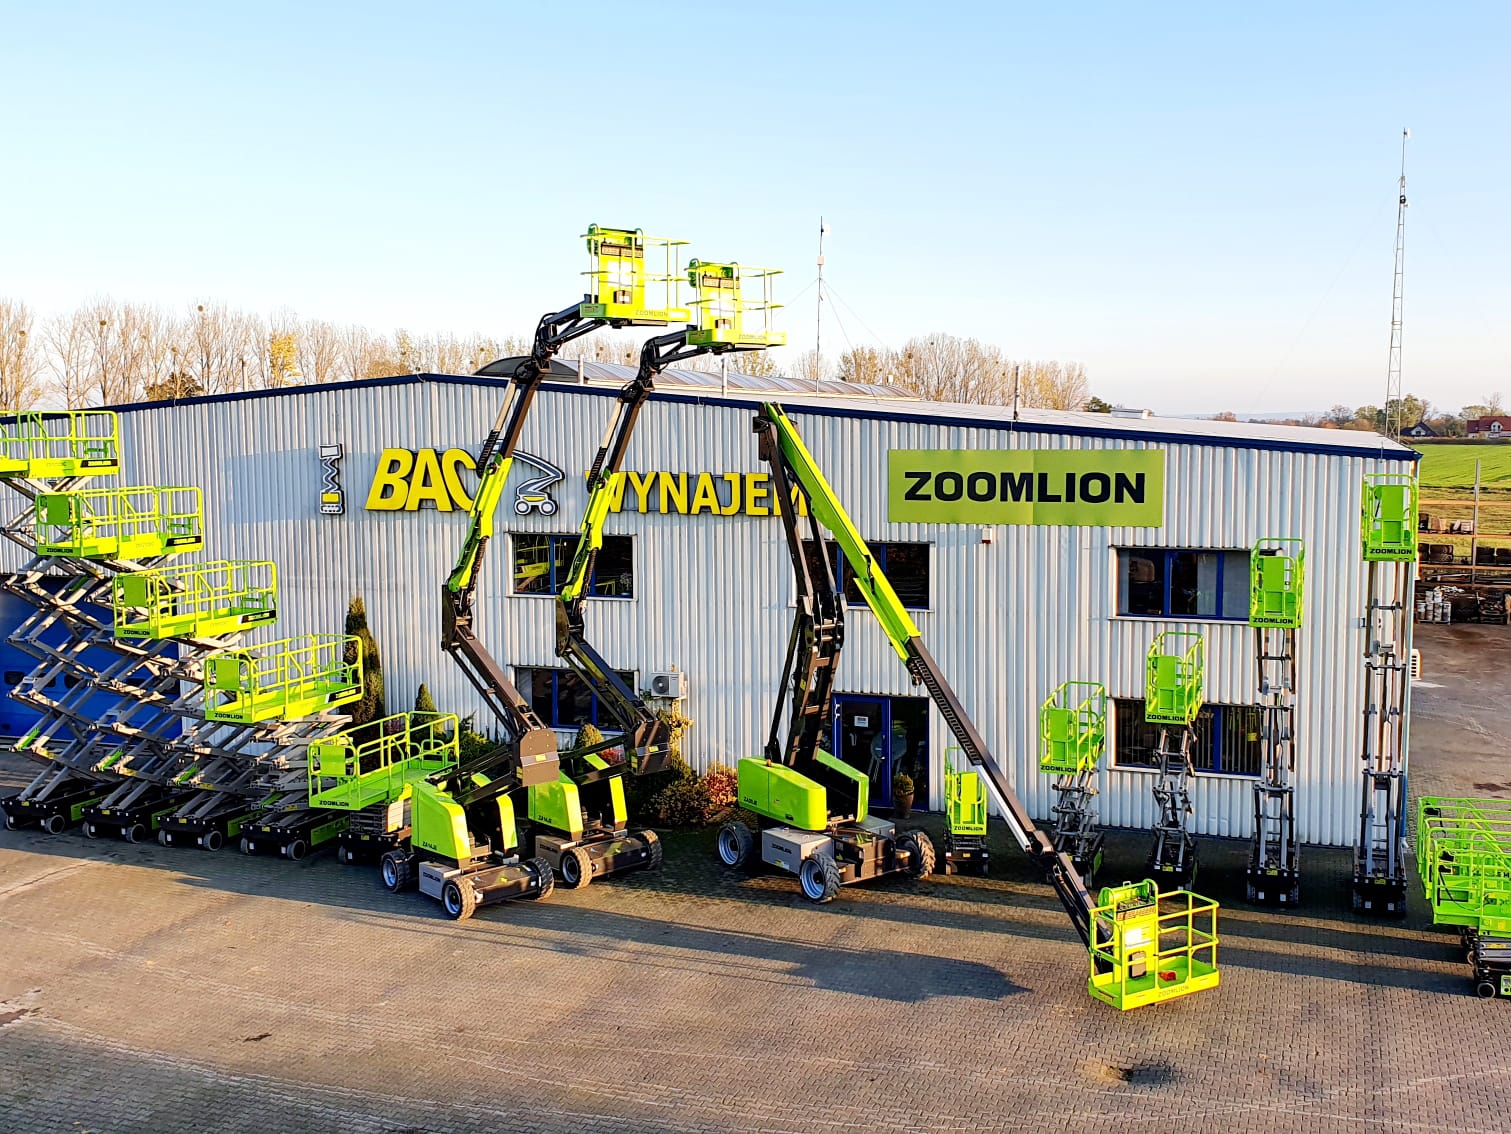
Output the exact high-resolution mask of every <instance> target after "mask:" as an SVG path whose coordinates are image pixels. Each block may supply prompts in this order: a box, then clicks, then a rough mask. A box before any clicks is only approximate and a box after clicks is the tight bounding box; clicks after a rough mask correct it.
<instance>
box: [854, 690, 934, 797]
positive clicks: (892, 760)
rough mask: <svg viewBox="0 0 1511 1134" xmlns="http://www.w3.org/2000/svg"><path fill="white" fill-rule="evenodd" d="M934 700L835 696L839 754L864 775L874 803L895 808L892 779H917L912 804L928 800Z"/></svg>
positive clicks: (924, 698)
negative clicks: (893, 805)
mask: <svg viewBox="0 0 1511 1134" xmlns="http://www.w3.org/2000/svg"><path fill="white" fill-rule="evenodd" d="M928 733H929V702H928V698H926V697H875V696H868V695H866V694H859V693H838V694H836V695H835V697H834V754H835V755H836V756H838V757H839V758H840V759H841V760H843V761H844V762H845V763H846V764H849V765H850V766H851V767H852V768H858V769H859V770H860V771H862V772H865V773H866V775H867V776H868V777H869V778H870V780H871V803H872V804H873V805H874V806H877V807H891V806H892V777H893V776H896V775H898V774H899V773H906V774H907V775H908V776H910V777H912V780H913V805H914V806H915V807H918V808H923V807H927V806H928V802H929V743H928V740H929V737H928Z"/></svg>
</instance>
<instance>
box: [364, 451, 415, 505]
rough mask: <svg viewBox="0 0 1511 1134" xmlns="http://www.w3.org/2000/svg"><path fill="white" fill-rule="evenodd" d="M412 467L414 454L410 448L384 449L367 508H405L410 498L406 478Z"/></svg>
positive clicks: (380, 455)
mask: <svg viewBox="0 0 1511 1134" xmlns="http://www.w3.org/2000/svg"><path fill="white" fill-rule="evenodd" d="M412 468H414V454H413V453H411V452H410V451H409V450H408V449H384V450H383V452H382V453H380V454H379V455H378V471H377V472H376V473H375V474H374V475H373V482H372V486H371V487H370V488H368V490H367V510H368V511H369V512H398V511H400V510H401V509H403V507H404V503H405V501H406V500H408V499H409V484H408V481H407V480H406V479H405V478H406V477H408V476H409V470H410V469H412Z"/></svg>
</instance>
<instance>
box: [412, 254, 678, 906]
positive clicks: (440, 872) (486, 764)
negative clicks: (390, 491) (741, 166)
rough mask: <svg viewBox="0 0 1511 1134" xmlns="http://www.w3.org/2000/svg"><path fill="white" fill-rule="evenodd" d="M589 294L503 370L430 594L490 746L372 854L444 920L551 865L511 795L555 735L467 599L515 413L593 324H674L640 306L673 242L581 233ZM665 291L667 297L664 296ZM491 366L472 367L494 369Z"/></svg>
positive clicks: (542, 776)
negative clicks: (464, 503) (431, 902)
mask: <svg viewBox="0 0 1511 1134" xmlns="http://www.w3.org/2000/svg"><path fill="white" fill-rule="evenodd" d="M587 243H588V253H589V257H590V264H589V270H588V273H587V274H588V277H589V280H590V285H591V290H590V292H589V294H587V295H586V296H585V297H584V299H583V301H582V302H581V303H576V304H573V305H572V306H570V307H567V308H564V309H563V310H561V311H558V312H556V313H554V314H550V315H546V316H545V317H543V318H542V319H541V321H540V323H539V325H538V326H537V327H536V331H535V340H534V343H533V345H532V347H531V351H530V354H529V355H528V356H527V357H526V358H524V359H523V360H522V361H520V362H519V363H518V364H516V365H514V366H513V367H512V368H509V369H508V371H507V373H508V375H509V377H510V385H509V393H508V396H507V397H506V398H505V400H504V404H503V406H502V407H501V408H500V409H499V412H498V416H497V417H496V418H495V419H494V422H493V428H492V429H491V430H490V431H489V433H488V436H487V438H486V439H485V440H484V442H483V447H482V450H481V452H480V453H479V454H478V459H477V470H478V488H477V494H476V496H475V497H474V498H473V502H472V509H471V512H470V514H469V517H468V527H467V536H466V539H465V540H464V541H463V544H462V550H461V553H460V555H458V557H457V561H456V565H455V567H453V568H452V571H451V574H450V575H449V576H448V577H447V580H446V584H445V586H444V588H443V589H442V593H441V619H442V628H441V629H442V641H441V644H442V646H443V648H444V649H445V650H446V652H447V653H449V654H450V655H451V656H452V658H453V659H455V661H456V663H457V664H458V665H459V666H460V667H461V669H462V672H463V673H464V674H465V675H466V677H467V680H468V681H469V682H471V684H472V685H473V687H474V688H475V689H477V691H478V693H479V694H481V695H482V697H483V699H484V701H485V702H486V703H487V705H488V707H489V708H490V709H491V710H492V711H493V713H494V715H495V716H496V717H497V718H498V720H499V722H500V724H501V725H502V726H503V732H504V742H503V743H502V744H501V745H500V746H498V747H497V748H494V749H491V750H490V751H487V752H485V753H483V754H482V755H479V756H475V757H473V758H471V759H469V760H463V761H460V762H458V763H456V764H455V765H454V766H452V767H450V768H448V769H446V770H445V771H443V772H440V773H438V774H435V775H432V776H430V777H428V778H427V779H424V780H421V781H418V782H416V783H415V784H414V785H413V792H412V801H411V806H412V814H411V823H412V828H413V830H412V832H411V836H410V841H409V845H408V846H407V847H402V846H401V847H399V848H396V849H395V850H393V851H391V852H389V853H388V854H386V855H384V857H383V862H382V865H383V880H384V882H385V884H386V885H388V887H389V888H390V889H393V890H399V889H403V888H405V887H407V886H408V885H409V884H410V882H411V881H413V880H416V863H417V860H418V859H419V857H420V855H421V854H422V853H424V852H429V854H430V855H431V856H434V857H433V859H427V860H426V861H423V862H418V879H417V880H418V882H419V886H420V889H421V890H422V891H423V892H424V893H426V894H429V895H430V896H431V897H435V898H439V899H440V900H441V902H442V904H443V905H444V906H445V908H446V912H447V913H449V914H450V915H451V916H452V917H454V918H458V919H461V918H466V917H469V916H471V914H472V912H473V910H474V909H475V908H476V907H477V906H478V905H481V904H486V903H488V902H492V901H498V900H503V899H505V898H513V897H528V898H536V897H543V896H545V895H546V894H549V893H550V892H551V889H552V887H553V886H554V877H553V873H552V870H553V865H554V864H553V862H552V861H551V860H550V859H549V858H547V857H543V856H540V855H537V856H536V857H533V858H531V859H529V860H528V861H526V862H521V861H520V856H519V853H518V850H519V848H520V846H521V839H520V831H519V828H518V826H517V824H516V818H515V813H514V801H513V798H512V797H513V795H514V794H515V793H516V792H517V791H518V789H521V788H526V789H532V790H535V789H538V788H542V787H544V788H546V789H548V790H553V789H555V788H556V785H557V784H558V783H559V782H560V759H559V755H558V752H557V743H556V734H555V733H554V732H552V731H551V729H550V728H548V727H547V726H546V725H545V723H544V722H542V721H541V719H540V718H539V716H537V715H536V713H535V711H534V710H533V709H532V708H531V706H530V702H529V701H528V700H526V699H525V697H524V696H523V695H522V694H521V693H520V691H519V690H518V688H516V687H515V685H514V683H513V682H512V681H511V680H510V679H509V675H508V673H507V672H506V671H505V669H504V667H503V666H502V665H500V664H499V663H498V662H497V660H495V659H494V657H493V655H492V654H491V653H489V651H488V649H487V647H485V646H484V645H483V643H482V641H481V640H480V639H479V638H478V636H477V633H476V629H475V627H474V624H473V613H474V612H473V598H474V594H475V592H476V588H477V578H478V572H479V570H480V568H481V566H482V562H483V558H484V556H485V554H486V552H487V549H488V543H489V540H491V539H492V537H493V525H494V516H495V513H496V512H497V510H498V503H499V498H500V497H501V496H502V494H503V490H504V484H505V482H506V481H507V480H508V478H509V470H510V467H511V466H512V464H513V460H514V453H515V449H516V448H517V446H518V444H519V438H520V434H521V432H522V430H523V427H524V423H525V419H526V417H527V416H528V415H529V412H530V409H531V406H532V405H533V404H534V401H535V395H536V394H537V393H538V392H539V389H540V383H541V380H542V379H543V378H544V376H545V375H546V374H547V373H548V372H549V370H550V366H551V360H552V358H553V357H554V356H555V355H556V353H557V352H558V351H559V350H560V349H561V348H562V347H563V346H565V345H566V344H567V343H569V342H571V341H572V340H573V339H576V338H579V337H581V336H583V335H585V334H588V333H589V332H590V331H593V330H596V329H597V328H599V327H603V326H611V327H628V326H665V325H666V324H667V323H668V322H672V321H675V320H679V319H680V320H685V319H687V318H688V317H689V313H688V312H687V310H686V309H683V308H677V307H675V306H670V307H666V308H655V309H652V308H649V307H647V306H646V285H647V283H654V282H663V283H664V282H667V281H669V280H670V278H671V275H670V274H667V275H661V276H652V275H650V274H648V273H647V271H646V263H645V261H646V256H647V254H648V253H649V252H651V251H654V250H660V251H661V252H662V253H664V255H665V256H666V260H667V265H668V268H670V267H671V266H672V265H673V263H674V258H675V256H676V254H677V251H676V250H677V249H678V248H679V247H681V242H680V241H670V240H660V239H656V238H652V237H647V236H646V235H645V234H644V233H642V232H640V231H639V230H638V229H637V230H629V229H610V228H601V227H599V226H598V225H592V226H590V227H589V229H588V233H587ZM668 294H669V295H673V297H674V292H672V291H671V290H670V289H669V290H668ZM505 372H506V371H505V368H504V366H503V364H502V363H501V362H495V363H493V364H492V365H490V366H488V367H484V368H483V370H481V371H479V373H480V374H483V375H500V374H503V373H505Z"/></svg>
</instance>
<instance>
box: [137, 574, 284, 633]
mask: <svg viewBox="0 0 1511 1134" xmlns="http://www.w3.org/2000/svg"><path fill="white" fill-rule="evenodd" d="M111 605H112V607H113V609H114V613H115V618H114V625H115V636H116V637H117V638H124V639H159V638H217V637H220V636H221V635H224V634H234V633H236V632H237V631H240V630H246V629H249V628H250V627H253V626H260V625H263V624H264V623H269V622H274V621H276V620H277V618H278V573H277V569H276V568H275V567H274V566H273V564H272V563H270V562H268V561H266V560H215V561H213V562H210V563H189V564H179V565H175V566H172V567H156V568H153V569H151V570H148V571H131V572H122V573H121V574H118V575H116V576H115V577H114V579H112V580H111Z"/></svg>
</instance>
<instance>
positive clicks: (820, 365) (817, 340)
mask: <svg viewBox="0 0 1511 1134" xmlns="http://www.w3.org/2000/svg"><path fill="white" fill-rule="evenodd" d="M828 231H829V226H828V225H826V224H825V223H824V218H823V217H819V218H818V315H817V317H816V319H815V320H814V327H815V329H814V332H813V392H814V393H815V394H816V393H818V383H819V379H820V378H822V377H823V374H824V234H825V233H827V232H828Z"/></svg>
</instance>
